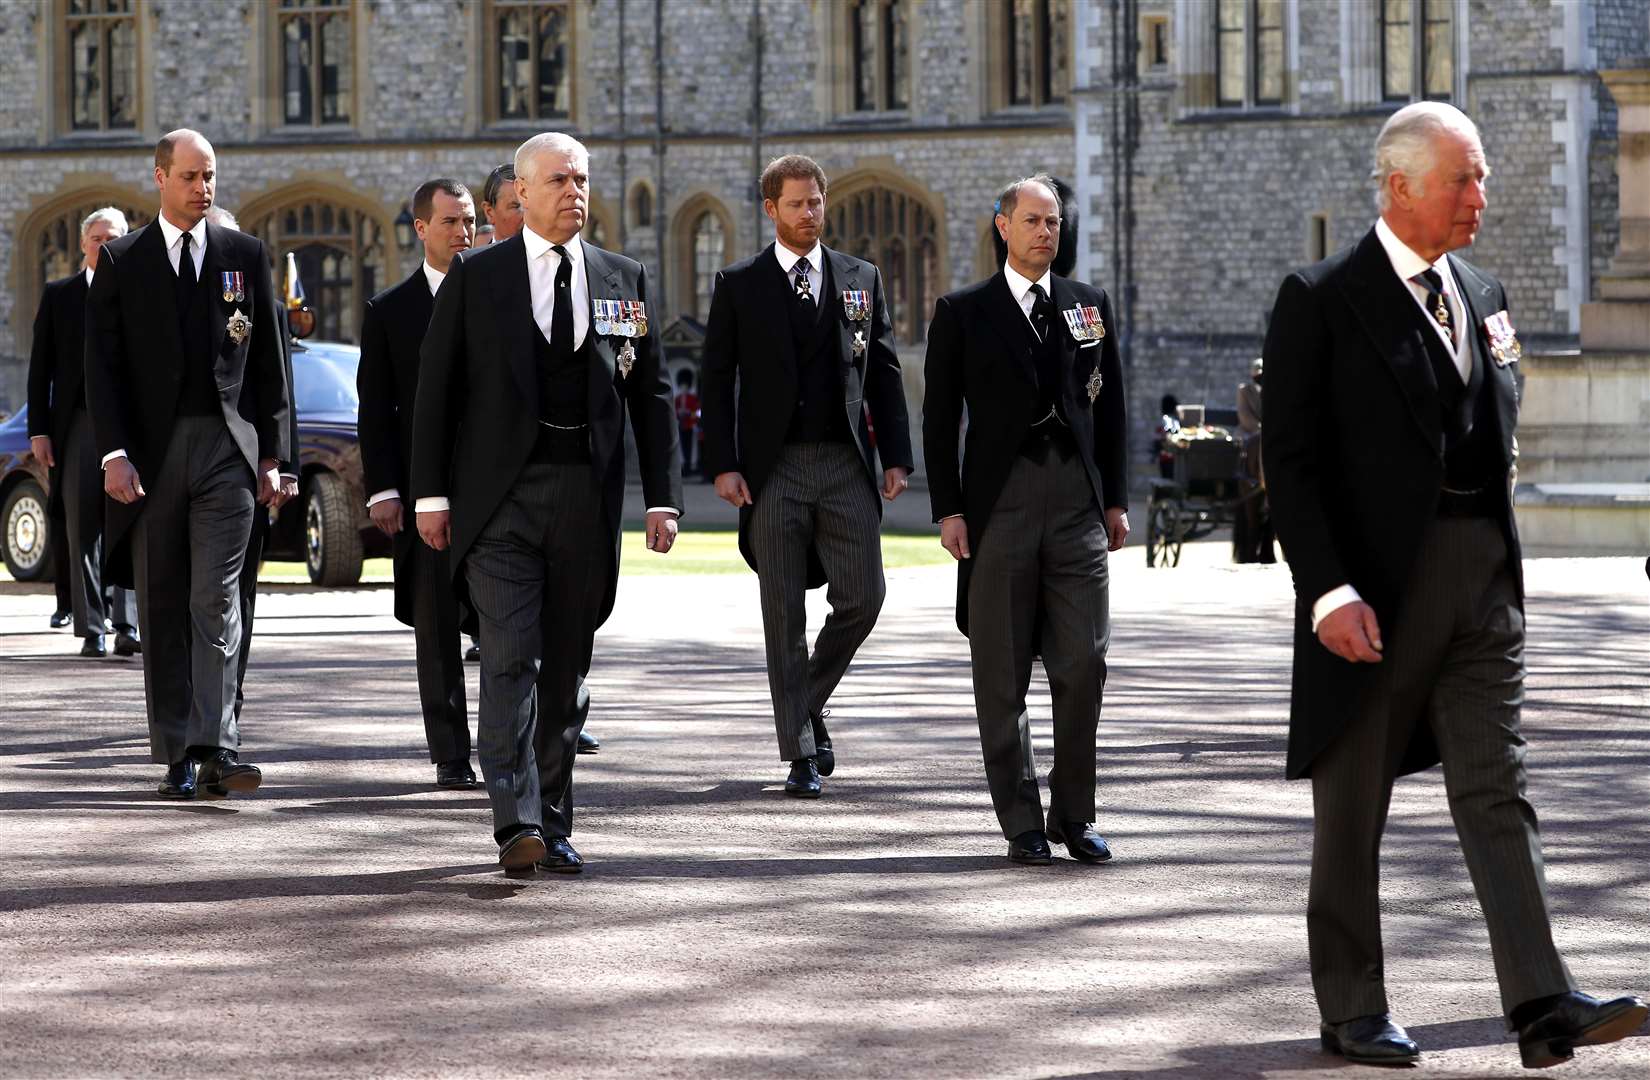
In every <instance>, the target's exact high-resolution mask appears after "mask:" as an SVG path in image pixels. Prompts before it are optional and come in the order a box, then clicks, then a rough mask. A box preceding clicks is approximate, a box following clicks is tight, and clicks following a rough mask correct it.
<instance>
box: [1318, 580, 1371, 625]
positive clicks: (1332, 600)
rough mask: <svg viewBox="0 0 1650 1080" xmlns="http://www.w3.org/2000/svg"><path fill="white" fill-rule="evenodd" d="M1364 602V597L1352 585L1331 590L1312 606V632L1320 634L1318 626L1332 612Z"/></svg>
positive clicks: (1339, 586)
mask: <svg viewBox="0 0 1650 1080" xmlns="http://www.w3.org/2000/svg"><path fill="white" fill-rule="evenodd" d="M1362 602H1363V597H1361V596H1359V595H1358V590H1357V589H1354V588H1353V587H1352V586H1350V585H1338V586H1336V587H1335V588H1333V589H1330V590H1329V591H1328V592H1326V593H1324V594H1323V595H1322V596H1320V597H1318V602H1317V603H1315V604H1313V605H1312V632H1313V633H1314V634H1316V633H1317V632H1318V624H1319V623H1320V622H1322V621H1323V620H1324V618H1325V617H1327V616H1328V615H1329V613H1330V612H1331V611H1334V610H1336V609H1338V608H1343V607H1345V606H1346V605H1348V604H1358V603H1362Z"/></svg>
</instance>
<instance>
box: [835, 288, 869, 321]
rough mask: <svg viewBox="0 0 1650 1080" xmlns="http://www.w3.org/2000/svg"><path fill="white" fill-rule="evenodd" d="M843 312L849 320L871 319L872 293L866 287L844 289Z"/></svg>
mask: <svg viewBox="0 0 1650 1080" xmlns="http://www.w3.org/2000/svg"><path fill="white" fill-rule="evenodd" d="M842 312H843V314H844V315H846V316H848V321H849V322H869V321H870V320H871V294H870V293H869V292H867V291H866V290H864V289H844V290H842Z"/></svg>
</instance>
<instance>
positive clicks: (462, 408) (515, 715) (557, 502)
mask: <svg viewBox="0 0 1650 1080" xmlns="http://www.w3.org/2000/svg"><path fill="white" fill-rule="evenodd" d="M589 161H590V155H589V152H588V151H587V150H586V149H585V148H584V146H583V145H582V144H581V143H579V142H578V141H577V140H576V139H573V138H572V137H570V136H567V135H563V134H559V133H547V134H544V135H537V136H534V137H533V138H531V139H529V140H527V142H525V143H523V144H522V146H521V148H520V149H518V150H517V151H516V157H515V172H516V180H515V184H516V190H517V194H518V195H519V196H520V197H521V201H522V205H523V210H524V214H525V223H524V226H523V228H522V231H521V233H520V235H518V236H515V237H512V238H511V239H509V240H505V241H503V242H501V243H495V244H490V245H488V246H487V247H485V248H480V249H474V250H471V251H465V252H460V253H459V254H458V255H457V256H455V257H454V259H453V261H452V265H451V268H450V270H449V272H448V275H447V277H446V279H445V280H444V281H443V282H442V285H441V289H440V291H439V293H438V294H437V296H436V301H435V311H434V313H433V314H432V316H431V319H430V327H429V331H428V332H427V333H426V335H425V337H424V344H423V348H422V350H421V361H420V370H419V381H418V395H417V400H416V404H415V406H414V418H413V462H412V489H413V496H414V499H415V503H414V510H415V512H416V514H417V521H418V532H419V535H420V536H421V537H422V538H423V539H424V542H425V543H427V544H429V546H430V547H432V548H434V549H436V550H437V551H441V550H445V549H448V548H450V549H451V551H452V556H451V559H452V567H453V574H454V583H455V586H456V587H457V588H458V589H459V590H460V594H461V596H467V602H468V603H469V605H470V606H471V607H472V609H473V610H474V612H475V615H476V616H477V618H478V619H479V624H480V635H481V706H480V710H479V715H478V719H477V729H478V737H477V742H478V747H477V757H478V759H479V761H480V763H481V771H482V777H483V779H484V781H485V783H486V786H487V797H488V801H489V802H490V803H491V805H492V810H493V837H494V839H495V840H496V841H497V843H498V849H499V863H500V865H501V866H503V868H504V870H505V872H506V873H507V874H512V875H530V874H532V873H533V871H534V868H535V866H536V867H538V868H541V869H545V870H549V871H554V872H559V873H578V872H579V871H580V870H581V869H582V868H583V865H584V860H583V858H582V857H581V856H580V855H579V853H578V851H577V850H575V849H574V847H573V844H572V841H571V835H572V831H573V786H572V780H573V762H574V757H575V753H576V749H577V745H578V735H579V731H580V730H581V729H582V728H583V726H584V721H585V716H586V715H587V713H588V711H589V707H590V695H589V692H588V691H587V690H586V688H585V676H586V674H587V673H588V672H589V669H590V659H591V654H592V649H593V640H594V637H595V633H596V629H597V627H599V626H600V625H601V624H602V622H603V621H604V620H605V619H606V618H607V616H608V613H609V612H611V611H612V609H613V598H614V591H615V588H616V586H617V583H618V567H619V539H620V529H619V519H620V511H621V509H622V505H623V501H624V487H625V479H624V474H625V468H624V445H625V439H624V435H625V414H626V412H627V411H628V413H629V416H630V421H631V423H632V424H634V430H635V438H636V450H637V455H638V457H639V462H638V464H639V466H640V469H641V475H642V488H643V491H644V493H645V495H646V498H647V502H648V511H647V523H646V535H647V544H648V547H649V548H651V549H652V550H654V551H657V552H660V553H663V552H667V551H669V550H670V548H671V545H672V543H674V541H675V537H676V519H677V517H678V516H679V513H680V511H679V509H678V508H679V507H680V506H681V505H682V489H681V475H680V472H679V470H678V468H677V457H676V413H675V409H674V406H673V402H672V399H671V388H670V381H669V379H668V377H667V376H666V373H665V370H664V366H663V363H662V355H661V351H660V349H659V346H658V336H657V330H658V325H657V319H655V318H652V317H651V316H653V315H654V311H653V309H652V306H651V301H650V300H649V297H648V292H647V272H646V271H645V270H644V269H643V268H642V266H641V264H640V263H637V262H635V261H633V260H631V259H627V258H625V257H624V256H623V255H618V254H615V253H613V252H610V251H604V250H602V249H601V248H598V247H595V246H594V245H591V244H586V243H584V242H583V241H582V240H581V239H580V237H579V232H580V230H581V229H583V227H584V223H585V216H586V213H587V209H588V205H589V195H590V175H589Z"/></svg>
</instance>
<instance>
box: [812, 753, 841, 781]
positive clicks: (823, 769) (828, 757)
mask: <svg viewBox="0 0 1650 1080" xmlns="http://www.w3.org/2000/svg"><path fill="white" fill-rule="evenodd" d="M814 765H815V766H816V767H817V768H818V769H819V775H820V776H830V775H831V774H832V773H834V772H836V755H835V754H833V753H831V752H830V751H829V750H821V751H819V752H818V753H817V754H816V755H815V756H814Z"/></svg>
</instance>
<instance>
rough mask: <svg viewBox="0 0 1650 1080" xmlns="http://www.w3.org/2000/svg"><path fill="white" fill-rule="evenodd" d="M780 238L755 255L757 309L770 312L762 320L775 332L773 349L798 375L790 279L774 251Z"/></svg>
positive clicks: (792, 371) (787, 366)
mask: <svg viewBox="0 0 1650 1080" xmlns="http://www.w3.org/2000/svg"><path fill="white" fill-rule="evenodd" d="M777 243H778V241H775V242H774V243H773V244H769V245H768V246H767V247H766V248H763V249H762V254H760V255H758V256H757V257H756V280H757V286H758V287H757V296H756V305H757V307H756V310H757V311H760V312H764V313H771V314H770V315H769V316H768V317H767V318H764V319H761V320H759V321H760V322H761V324H762V325H763V326H766V327H769V328H770V330H771V332H772V333H773V336H774V343H773V350H774V353H775V355H777V356H778V357H779V359H780V362H781V363H783V364H784V365H785V370H786V371H788V372H790V374H791V375H792V376H793V377H794V376H795V375H796V343H795V342H794V341H793V340H792V339H791V319H790V310H791V304H792V303H793V302H794V301H793V300H792V299H791V283H790V281H789V280H787V279H786V277H785V271H784V270H782V269H780V266H779V258H778V256H776V255H775V254H774V249H775V246H776V244H777Z"/></svg>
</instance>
